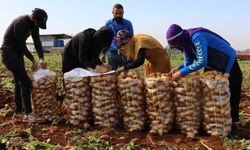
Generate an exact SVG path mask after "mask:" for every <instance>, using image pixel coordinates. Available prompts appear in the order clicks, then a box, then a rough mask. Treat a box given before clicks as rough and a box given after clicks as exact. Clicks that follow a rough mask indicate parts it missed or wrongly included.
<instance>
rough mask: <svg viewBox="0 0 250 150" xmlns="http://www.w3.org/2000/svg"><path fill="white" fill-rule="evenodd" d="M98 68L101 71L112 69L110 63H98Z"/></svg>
mask: <svg viewBox="0 0 250 150" xmlns="http://www.w3.org/2000/svg"><path fill="white" fill-rule="evenodd" d="M95 69H96V70H98V71H99V72H102V73H105V72H108V71H110V70H111V66H109V65H97V66H96V68H95Z"/></svg>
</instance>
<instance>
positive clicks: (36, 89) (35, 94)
mask: <svg viewBox="0 0 250 150" xmlns="http://www.w3.org/2000/svg"><path fill="white" fill-rule="evenodd" d="M56 83H57V76H56V73H54V72H52V71H50V70H47V69H39V70H38V71H36V72H35V73H34V75H33V89H32V108H33V111H34V112H35V113H36V114H38V115H40V116H41V117H44V118H45V119H47V120H48V121H52V120H53V119H55V118H56V116H57V112H58V111H57V101H56V97H55V93H56Z"/></svg>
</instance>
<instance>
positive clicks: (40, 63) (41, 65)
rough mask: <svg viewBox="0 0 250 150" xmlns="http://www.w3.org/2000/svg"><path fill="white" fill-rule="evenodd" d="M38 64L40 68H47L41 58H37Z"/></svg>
mask: <svg viewBox="0 0 250 150" xmlns="http://www.w3.org/2000/svg"><path fill="white" fill-rule="evenodd" d="M39 65H40V68H41V69H47V68H48V65H47V63H46V62H45V61H44V60H42V59H40V60H39Z"/></svg>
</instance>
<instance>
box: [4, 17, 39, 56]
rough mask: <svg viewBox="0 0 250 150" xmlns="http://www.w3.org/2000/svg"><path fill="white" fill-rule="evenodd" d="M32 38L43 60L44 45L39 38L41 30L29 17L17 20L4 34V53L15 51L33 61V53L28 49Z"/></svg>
mask: <svg viewBox="0 0 250 150" xmlns="http://www.w3.org/2000/svg"><path fill="white" fill-rule="evenodd" d="M30 35H31V36H32V39H33V41H34V45H35V48H36V51H37V54H38V56H39V58H43V50H42V44H41V41H40V38H39V28H38V27H37V26H36V25H34V24H33V22H32V21H31V20H30V19H29V16H28V15H25V16H20V17H18V18H16V19H15V20H14V21H13V22H12V23H11V24H10V26H9V27H8V29H7V30H6V32H5V34H4V39H3V45H2V47H1V49H2V50H3V51H8V50H10V51H15V52H17V53H19V54H21V55H20V56H23V55H25V56H26V57H27V58H28V59H29V60H33V59H34V57H33V56H32V54H31V52H30V51H29V50H28V48H27V47H26V40H27V38H28V37H29V36H30Z"/></svg>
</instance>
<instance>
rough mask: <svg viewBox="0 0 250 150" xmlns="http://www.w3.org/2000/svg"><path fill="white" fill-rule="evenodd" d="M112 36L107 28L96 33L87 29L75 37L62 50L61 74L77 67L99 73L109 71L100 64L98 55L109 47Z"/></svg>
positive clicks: (108, 67)
mask: <svg viewBox="0 0 250 150" xmlns="http://www.w3.org/2000/svg"><path fill="white" fill-rule="evenodd" d="M113 35H114V33H113V31H112V30H111V29H110V28H108V27H102V28H101V29H99V30H97V31H96V30H95V29H92V28H89V29H86V30H84V31H82V32H80V33H78V34H77V35H75V36H74V37H73V38H72V39H71V40H70V41H69V43H68V44H67V45H66V46H65V49H64V53H63V62H62V65H63V66H62V71H63V73H65V72H68V71H70V70H72V69H74V68H78V67H79V68H86V69H87V68H92V69H96V70H98V71H100V72H107V71H110V70H111V67H110V66H107V65H103V64H102V62H101V61H100V59H99V54H100V52H101V50H102V49H105V48H107V47H109V46H110V44H111V42H112V39H113Z"/></svg>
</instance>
